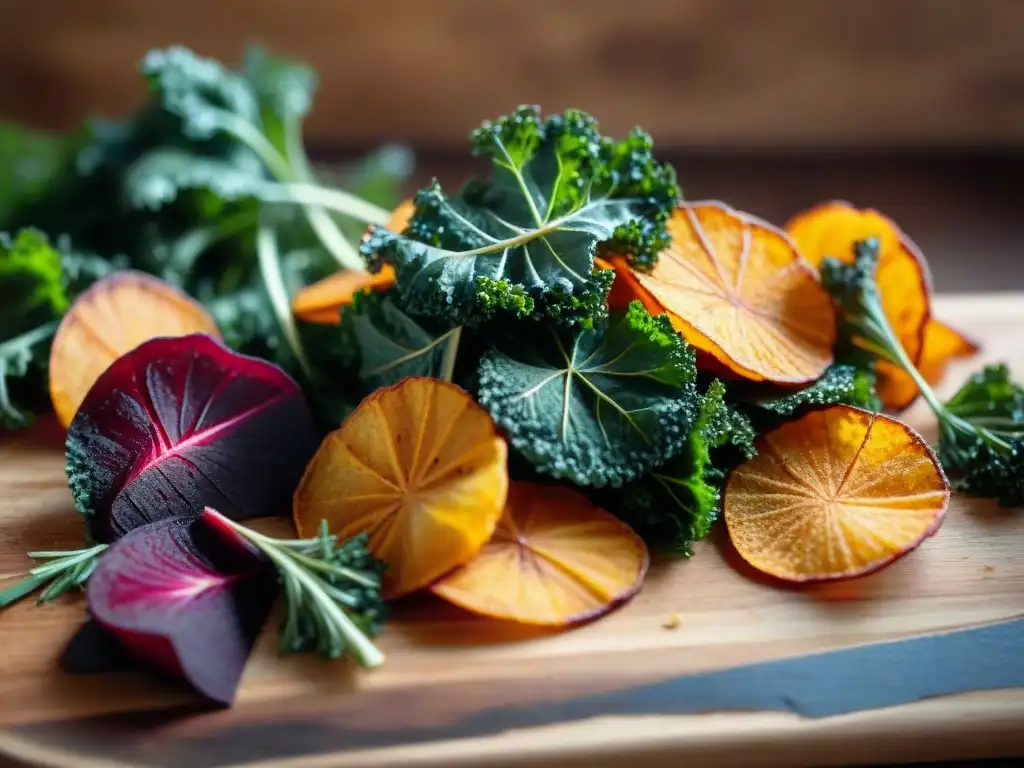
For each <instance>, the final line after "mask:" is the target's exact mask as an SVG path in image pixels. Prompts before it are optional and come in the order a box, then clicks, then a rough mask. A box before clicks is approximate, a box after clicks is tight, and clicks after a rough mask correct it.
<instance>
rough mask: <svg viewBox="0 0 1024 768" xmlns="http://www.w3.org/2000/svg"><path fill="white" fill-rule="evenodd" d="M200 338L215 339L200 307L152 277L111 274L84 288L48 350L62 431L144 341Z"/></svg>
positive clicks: (214, 330) (217, 333) (209, 319)
mask: <svg viewBox="0 0 1024 768" xmlns="http://www.w3.org/2000/svg"><path fill="white" fill-rule="evenodd" d="M193 333H204V334H206V335H208V336H212V337H213V338H216V339H220V331H218V330H217V324H216V323H215V322H214V320H213V318H212V317H211V316H210V315H209V313H208V312H207V311H206V310H205V309H203V307H202V305H200V304H199V303H197V302H196V301H194V300H193V299H191V298H189V297H188V296H187V295H185V294H184V293H183V292H182V291H179V290H178V289H177V288H174V287H173V286H171V285H169V284H167V283H165V282H163V281H162V280H158V279H157V278H155V277H151V276H149V275H146V274H143V273H141V272H134V271H122V272H115V273H113V274H111V275H109V276H107V277H105V278H103V279H102V280H100V281H98V282H96V283H95V284H94V285H92V286H90V287H89V289H88V290H86V291H85V292H84V293H83V294H82V295H81V296H79V297H78V298H77V299H76V300H75V302H74V304H72V305H71V309H70V310H68V312H67V314H66V315H64V318H63V320H61V323H60V326H59V327H58V328H57V333H56V334H55V335H54V337H53V345H52V347H51V349H50V400H51V401H52V403H53V408H54V411H56V413H57V418H58V420H59V421H60V423H61V424H62V425H63V426H64V427H67V426H68V425H69V424H70V423H71V419H72V418H74V415H75V412H76V411H77V410H78V406H79V405H80V404H81V403H82V400H84V399H85V396H86V394H88V392H89V389H90V388H91V387H92V385H93V384H94V383H95V382H96V379H98V378H99V376H100V374H101V373H103V372H104V371H105V370H106V369H107V367H108V366H109V365H110V364H111V363H113V362H114V361H115V360H116V359H118V358H119V357H121V356H122V355H124V354H125V353H127V352H130V351H131V350H133V349H135V348H136V347H137V346H139V345H140V344H142V343H143V342H144V341H149V340H150V339H154V338H159V337H168V336H187V335H190V334H193Z"/></svg>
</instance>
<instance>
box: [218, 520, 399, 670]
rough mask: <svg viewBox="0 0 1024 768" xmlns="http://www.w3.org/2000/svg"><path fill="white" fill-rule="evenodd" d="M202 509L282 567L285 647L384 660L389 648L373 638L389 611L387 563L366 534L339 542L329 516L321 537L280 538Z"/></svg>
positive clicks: (371, 662)
mask: <svg viewBox="0 0 1024 768" xmlns="http://www.w3.org/2000/svg"><path fill="white" fill-rule="evenodd" d="M203 515H204V517H205V519H206V520H207V521H208V522H210V523H211V524H212V525H214V526H219V527H221V528H225V529H228V530H230V531H231V532H233V533H234V534H236V535H239V536H241V537H242V538H244V539H245V540H246V541H248V542H249V543H250V544H251V545H252V546H253V547H255V548H256V549H257V550H258V551H259V552H260V553H262V554H263V555H264V556H265V557H266V558H267V559H268V560H270V561H271V563H273V565H274V567H275V568H276V569H277V573H278V576H279V577H280V579H281V585H282V587H283V589H284V593H285V600H286V605H287V608H286V616H285V620H284V623H283V624H282V625H281V632H280V635H279V638H278V650H279V652H280V653H282V654H286V653H294V652H297V651H304V650H309V649H313V648H315V649H316V651H317V653H319V654H320V655H321V656H323V657H324V658H328V659H337V658H340V657H341V656H344V655H346V654H348V655H350V656H351V657H352V658H353V659H355V661H356V662H357V663H358V664H359V665H360V666H363V667H367V668H373V667H378V666H380V665H381V664H383V663H384V654H383V653H381V652H380V650H379V649H378V648H377V647H376V646H375V645H374V644H373V642H372V641H371V640H370V638H371V637H372V636H374V635H376V634H377V633H378V632H379V631H380V625H381V622H382V621H383V619H384V618H385V613H386V607H385V605H384V602H383V600H382V599H381V594H380V587H381V575H382V574H383V570H384V567H383V563H381V561H379V560H377V559H375V558H374V557H373V556H372V555H371V554H370V552H369V550H368V549H367V548H366V544H367V536H366V534H361V535H358V536H355V537H353V538H351V539H349V540H348V541H345V542H340V543H339V541H338V538H337V537H336V536H332V535H330V534H329V533H328V532H327V522H326V521H324V522H323V523H322V524H321V528H320V535H319V536H317V537H316V538H312V539H275V538H272V537H270V536H266V535H264V534H262V533H258V532H256V531H254V530H252V529H250V528H246V527H245V526H243V525H240V524H239V523H236V522H234V521H233V520H229V519H228V518H226V517H224V515H222V514H220V513H219V512H216V511H214V510H212V509H207V510H206V511H205V512H204V513H203Z"/></svg>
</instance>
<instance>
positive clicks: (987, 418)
mask: <svg viewBox="0 0 1024 768" xmlns="http://www.w3.org/2000/svg"><path fill="white" fill-rule="evenodd" d="M853 248H854V263H853V264H843V263H841V262H839V261H838V260H837V259H832V258H827V259H825V260H824V261H823V262H822V270H821V275H822V283H823V285H824V286H825V288H826V289H827V290H828V291H829V293H831V294H832V298H833V301H834V303H835V305H836V308H837V310H838V312H839V320H840V324H841V325H840V327H841V335H842V336H844V337H846V338H849V339H852V340H853V341H854V342H855V343H857V344H858V345H860V347H861V348H862V349H864V350H867V351H868V352H871V353H872V354H874V355H875V356H876V357H878V358H880V359H884V360H887V361H889V362H890V363H892V364H893V365H896V366H899V367H901V368H902V369H903V370H904V371H906V372H907V374H909V375H910V377H911V378H912V379H913V380H914V383H915V384H917V387H918V389H919V390H920V391H921V396H922V398H923V399H924V400H925V402H927V403H928V406H929V407H930V408H931V409H932V412H933V413H934V414H935V416H936V418H937V419H938V422H939V439H940V459H941V461H942V465H943V467H944V469H945V470H946V471H947V473H948V474H950V475H952V476H953V478H954V483H955V484H956V485H957V487H958V488H959V489H960V490H962V491H964V492H966V493H970V494H971V495H974V496H982V497H985V498H991V499H996V500H997V501H998V502H999V503H1000V504H1002V505H1004V506H1020V505H1024V472H1022V471H1021V470H1022V469H1024V430H1022V429H1021V428H1020V425H1019V424H1018V423H1017V421H1016V416H1015V414H1017V415H1019V404H1020V403H1019V392H1020V390H1019V387H1017V386H1016V385H1014V384H1013V383H1012V382H1011V381H1010V379H1009V374H1008V372H1007V370H1006V369H1005V367H994V368H989V369H986V370H985V371H983V372H982V373H981V374H979V375H978V376H976V377H974V378H972V379H971V381H969V382H968V383H967V385H965V387H964V388H963V389H961V390H960V392H959V393H958V394H957V395H956V396H955V397H954V398H953V399H952V400H951V401H950V403H949V404H943V403H942V402H941V401H940V400H939V398H938V397H937V396H936V394H935V392H934V390H932V388H931V385H930V384H929V383H928V382H927V381H926V380H925V378H924V376H922V375H921V373H920V371H918V370H917V368H916V367H915V366H914V364H913V362H912V361H911V360H910V358H909V356H908V355H907V353H906V350H904V349H903V346H902V345H901V344H900V341H899V339H898V338H897V336H896V334H895V333H894V332H893V330H892V327H891V326H890V325H889V320H888V319H887V318H886V315H885V311H884V310H883V309H882V302H881V298H880V294H879V291H878V285H877V284H876V283H875V277H874V275H875V270H876V266H877V264H878V252H879V243H878V240H877V239H875V238H868V239H867V240H863V241H860V242H857V243H855V244H854V246H853Z"/></svg>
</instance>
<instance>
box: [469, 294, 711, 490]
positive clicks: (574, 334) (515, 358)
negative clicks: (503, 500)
mask: <svg viewBox="0 0 1024 768" xmlns="http://www.w3.org/2000/svg"><path fill="white" fill-rule="evenodd" d="M695 380H696V366H695V363H694V353H693V350H692V349H690V348H689V347H688V346H687V345H686V343H685V342H684V341H682V339H680V337H679V334H677V333H676V332H675V330H673V328H672V325H671V323H669V320H668V318H667V317H666V316H664V315H662V316H659V317H651V316H650V315H649V314H648V313H647V311H646V310H645V309H644V308H643V306H642V305H641V304H640V303H639V302H633V303H632V304H631V305H630V306H629V308H628V310H627V311H626V312H625V314H622V315H619V316H617V317H613V318H611V319H610V320H609V321H608V322H607V324H604V323H602V324H600V325H599V326H598V327H596V328H593V329H587V330H581V329H577V330H575V331H572V330H568V329H558V328H556V327H555V326H553V325H549V324H545V325H538V326H527V327H526V328H524V329H522V330H519V331H518V332H517V333H514V334H510V335H509V337H508V338H507V339H506V340H504V341H503V342H502V343H501V344H500V345H499V346H497V347H494V348H492V349H491V350H490V351H489V352H487V353H486V354H485V355H484V356H483V357H482V359H481V360H480V364H479V367H478V388H479V392H478V400H479V401H480V404H481V405H483V406H484V407H485V408H487V409H488V410H489V411H490V413H491V416H492V417H493V418H494V420H495V421H496V422H497V423H498V424H499V425H500V426H501V427H502V428H503V429H504V430H505V431H506V432H507V433H508V438H509V441H510V442H511V444H512V446H513V447H514V448H515V449H516V450H517V451H519V452H520V453H521V454H522V455H523V456H524V457H525V458H527V459H528V460H529V461H530V462H531V463H532V464H533V465H534V467H535V468H536V469H537V471H539V472H542V473H544V474H547V475H550V476H553V477H556V478H564V479H567V480H570V481H572V482H574V483H576V484H577V485H582V486H595V487H603V486H607V485H610V486H618V485H621V484H622V483H623V482H626V481H629V480H632V479H635V478H637V477H639V476H641V475H642V474H644V473H645V472H647V471H648V470H650V469H652V468H653V467H655V466H657V465H659V464H661V463H662V462H664V461H665V460H666V459H668V458H669V457H671V456H674V455H675V454H676V453H678V452H679V451H680V450H681V449H682V446H683V445H684V444H685V442H686V440H687V437H688V435H689V433H690V428H691V426H692V424H693V422H694V419H696V417H697V413H698V410H699V407H700V395H699V393H698V391H697V388H696V383H695Z"/></svg>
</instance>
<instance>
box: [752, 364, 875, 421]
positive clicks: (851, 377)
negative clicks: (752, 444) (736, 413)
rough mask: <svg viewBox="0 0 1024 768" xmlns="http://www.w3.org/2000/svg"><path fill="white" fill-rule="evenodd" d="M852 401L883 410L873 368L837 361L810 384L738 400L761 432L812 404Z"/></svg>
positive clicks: (854, 404)
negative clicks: (769, 394) (776, 393)
mask: <svg viewBox="0 0 1024 768" xmlns="http://www.w3.org/2000/svg"><path fill="white" fill-rule="evenodd" d="M839 403H842V404H845V405H852V406H855V407H857V408H864V409H865V410H869V411H879V410H881V407H882V404H881V401H880V400H879V399H878V394H877V393H876V392H875V377H874V373H873V372H872V371H871V370H868V369H864V368H857V367H855V366H853V365H847V364H843V363H836V364H833V365H831V366H829V368H828V369H827V370H826V371H825V373H824V374H822V376H821V378H819V379H818V380H817V381H815V382H814V383H813V384H811V385H810V386H808V387H805V388H803V389H800V390H798V391H796V392H790V393H788V394H785V395H778V396H775V397H768V398H761V399H758V400H749V401H744V402H742V403H739V404H738V405H739V407H741V408H743V409H744V410H745V411H746V413H747V414H748V415H749V416H750V418H751V419H753V421H754V423H755V424H756V425H757V428H758V431H759V432H764V431H767V430H769V429H772V428H774V427H775V426H777V425H778V424H779V423H781V422H782V421H784V420H786V419H790V418H793V417H795V416H797V415H799V414H801V413H803V412H804V411H806V410H808V409H810V408H816V407H820V406H826V405H836V404H839Z"/></svg>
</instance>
